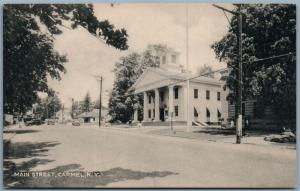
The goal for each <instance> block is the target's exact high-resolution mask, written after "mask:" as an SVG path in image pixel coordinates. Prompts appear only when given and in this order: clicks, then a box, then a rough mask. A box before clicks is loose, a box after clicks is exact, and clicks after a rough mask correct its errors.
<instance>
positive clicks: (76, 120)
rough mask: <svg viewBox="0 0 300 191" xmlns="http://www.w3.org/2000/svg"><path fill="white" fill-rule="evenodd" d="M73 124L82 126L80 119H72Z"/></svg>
mask: <svg viewBox="0 0 300 191" xmlns="http://www.w3.org/2000/svg"><path fill="white" fill-rule="evenodd" d="M72 125H73V126H80V121H79V120H78V119H74V120H73V121H72Z"/></svg>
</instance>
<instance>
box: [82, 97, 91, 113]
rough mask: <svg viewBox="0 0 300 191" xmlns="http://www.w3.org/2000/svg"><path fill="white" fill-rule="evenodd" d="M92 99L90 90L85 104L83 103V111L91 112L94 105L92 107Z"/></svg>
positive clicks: (84, 101)
mask: <svg viewBox="0 0 300 191" xmlns="http://www.w3.org/2000/svg"><path fill="white" fill-rule="evenodd" d="M91 104H92V101H91V96H90V93H89V92H88V93H87V94H86V95H85V97H84V100H83V105H82V111H83V112H90V111H91V109H92V107H91Z"/></svg>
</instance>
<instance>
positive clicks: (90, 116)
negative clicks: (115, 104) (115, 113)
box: [76, 106, 108, 123]
mask: <svg viewBox="0 0 300 191" xmlns="http://www.w3.org/2000/svg"><path fill="white" fill-rule="evenodd" d="M107 114H108V109H107V108H106V107H103V106H102V108H101V118H102V120H104V119H105V118H106V116H107ZM76 118H77V119H79V120H81V121H82V122H83V123H98V122H99V109H93V110H92V111H90V112H83V113H81V114H79V115H78V116H77V117H76Z"/></svg>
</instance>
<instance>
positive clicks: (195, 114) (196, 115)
mask: <svg viewBox="0 0 300 191" xmlns="http://www.w3.org/2000/svg"><path fill="white" fill-rule="evenodd" d="M194 117H198V112H197V110H196V108H194Z"/></svg>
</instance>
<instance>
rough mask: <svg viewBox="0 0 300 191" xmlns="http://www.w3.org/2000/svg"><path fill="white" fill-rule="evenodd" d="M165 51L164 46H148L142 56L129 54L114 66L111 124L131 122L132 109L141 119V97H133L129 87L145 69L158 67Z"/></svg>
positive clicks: (110, 105)
mask: <svg viewBox="0 0 300 191" xmlns="http://www.w3.org/2000/svg"><path fill="white" fill-rule="evenodd" d="M167 49H168V48H167V46H166V45H161V44H158V45H148V46H147V48H146V50H145V51H144V52H143V53H142V54H137V53H132V54H129V55H128V56H125V57H122V58H121V59H120V61H119V62H117V63H116V64H115V68H114V70H113V72H114V73H115V81H114V86H113V89H112V92H111V94H110V99H109V115H110V116H111V121H112V122H115V121H121V122H123V123H125V122H127V121H129V120H131V119H132V114H133V112H134V109H137V110H138V111H139V117H138V118H139V119H142V111H143V96H142V95H133V90H130V87H131V86H132V85H133V84H134V83H135V82H136V80H137V79H138V78H139V77H140V75H141V74H142V73H143V71H144V70H145V69H146V68H147V67H158V66H159V64H160V56H161V55H162V54H163V53H164V52H166V51H167Z"/></svg>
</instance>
